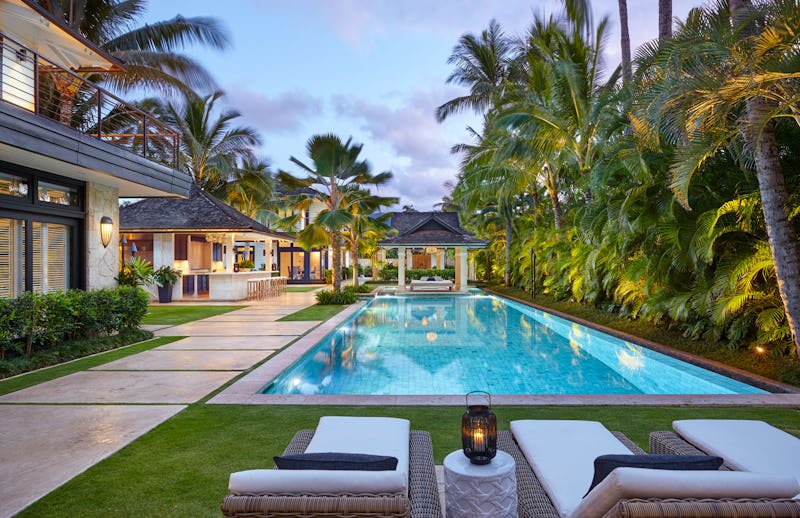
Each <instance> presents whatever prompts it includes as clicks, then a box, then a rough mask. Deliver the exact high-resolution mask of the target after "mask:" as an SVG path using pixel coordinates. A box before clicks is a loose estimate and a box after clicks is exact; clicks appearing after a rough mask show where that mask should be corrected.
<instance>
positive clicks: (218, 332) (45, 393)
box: [0, 292, 318, 517]
mask: <svg viewBox="0 0 800 518" xmlns="http://www.w3.org/2000/svg"><path fill="white" fill-rule="evenodd" d="M314 302H315V295H314V293H313V292H305V293H286V294H284V295H282V296H280V297H277V298H274V299H270V300H267V301H263V302H259V303H257V304H252V305H248V306H247V307H246V308H244V309H240V310H236V311H233V312H230V313H225V314H223V315H217V316H215V317H211V318H208V319H205V320H201V321H196V322H192V323H189V324H183V325H178V326H147V327H148V328H149V329H151V330H153V331H154V333H155V334H156V336H186V337H187V338H184V339H182V340H178V341H176V342H173V343H171V344H167V345H163V346H161V347H157V348H155V349H151V350H149V351H144V352H141V353H138V354H135V355H132V356H128V357H125V358H122V359H119V360H116V361H113V362H110V363H107V364H104V365H100V366H98V367H95V368H93V369H91V370H87V371H82V372H76V373H74V374H70V375H67V376H63V377H61V378H57V379H54V380H51V381H48V382H45V383H41V384H39V385H35V386H33V387H29V388H26V389H23V390H19V391H17V392H13V393H11V394H6V395H5V396H0V473H3V474H4V475H6V476H3V477H2V484H0V517H8V516H12V515H13V514H15V513H17V512H18V511H20V510H22V509H24V508H25V507H26V506H28V505H30V504H31V503H33V502H34V501H36V500H37V499H39V498H41V497H42V496H44V495H46V494H47V493H49V492H50V491H52V490H54V489H56V488H57V487H58V486H60V485H62V484H63V483H65V482H67V481H68V480H70V479H71V478H73V477H74V476H76V475H78V474H79V473H81V472H83V471H85V470H86V469H88V468H90V467H91V466H93V465H94V464H96V463H97V462H99V461H100V460H102V459H103V458H105V457H107V456H109V455H111V454H113V453H114V452H116V451H117V450H119V449H120V448H122V447H123V446H125V445H127V444H129V443H130V442H132V441H133V440H135V439H136V438H138V437H140V436H142V435H144V434H145V433H147V432H148V431H150V430H152V429H153V428H154V427H156V426H158V425H159V424H160V423H162V422H164V421H166V420H167V419H169V418H170V417H172V416H174V415H175V414H177V413H178V412H180V411H181V410H183V409H184V408H186V405H187V404H189V403H194V402H196V401H199V400H201V399H202V398H204V397H205V396H207V395H208V394H210V393H211V392H213V391H214V390H216V389H217V388H219V387H220V386H222V385H224V384H225V383H227V382H228V381H230V380H231V379H233V378H234V377H236V376H238V375H239V374H240V373H241V372H242V371H244V370H246V369H249V368H250V367H252V366H253V365H255V364H256V363H258V362H260V361H262V360H263V359H264V358H267V357H268V356H270V355H271V354H272V353H274V352H275V350H277V349H279V348H281V347H283V346H285V345H286V344H288V343H289V342H291V341H293V340H295V339H296V338H297V337H298V336H299V335H301V334H304V333H306V332H307V331H308V330H309V329H311V328H313V327H314V326H316V325H317V324H318V322H276V321H277V320H278V319H279V318H281V317H282V316H284V315H288V314H290V313H294V312H295V311H297V310H299V309H302V308H304V307H307V306H310V305H311V304H313V303H314ZM201 304H202V303H201ZM12 473H13V474H14V475H13V477H12V476H8V475H9V474H12Z"/></svg>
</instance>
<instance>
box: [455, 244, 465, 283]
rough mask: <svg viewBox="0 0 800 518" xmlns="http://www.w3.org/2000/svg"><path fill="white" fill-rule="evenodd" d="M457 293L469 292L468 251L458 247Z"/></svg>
mask: <svg viewBox="0 0 800 518" xmlns="http://www.w3.org/2000/svg"><path fill="white" fill-rule="evenodd" d="M456 291H467V249H466V248H464V247H463V246H457V247H456Z"/></svg>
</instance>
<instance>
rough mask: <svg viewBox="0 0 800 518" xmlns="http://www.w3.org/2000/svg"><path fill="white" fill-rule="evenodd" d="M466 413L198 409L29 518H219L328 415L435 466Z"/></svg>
mask: <svg viewBox="0 0 800 518" xmlns="http://www.w3.org/2000/svg"><path fill="white" fill-rule="evenodd" d="M494 410H495V412H496V413H497V416H498V425H499V428H500V429H508V423H509V421H510V420H513V419H589V420H599V421H602V422H603V423H604V424H605V425H606V426H607V427H608V428H609V429H612V430H620V431H623V432H625V433H626V434H627V435H628V436H629V437H631V438H632V439H633V440H635V441H636V442H637V443H638V444H639V445H641V446H643V447H645V448H646V446H647V434H648V433H649V432H650V431H653V430H666V429H669V427H670V423H671V421H672V420H674V419H683V418H741V419H763V420H765V421H768V422H770V423H772V424H773V425H776V426H779V427H781V428H783V429H785V430H787V431H789V432H791V433H793V434H795V435H800V412H798V411H797V410H782V409H756V408H738V407H737V408H707V409H706V408H702V409H700V408H660V407H525V408H523V407H497V408H495V409H494ZM463 411H464V409H463V408H461V407H383V408H375V407H361V408H359V407H300V406H279V407H272V406H249V405H245V406H238V405H202V404H195V405H193V406H191V407H190V408H188V409H187V410H185V411H183V412H181V413H180V414H178V415H177V416H175V417H174V418H172V419H170V420H168V421H167V422H165V423H164V424H162V425H161V426H159V427H158V428H156V429H155V430H153V431H152V432H151V433H149V434H147V435H145V436H144V437H142V438H141V439H139V440H137V441H135V442H134V443H132V444H131V445H129V446H128V447H126V448H124V449H123V450H121V451H120V452H118V453H117V454H115V455H113V456H111V457H109V458H108V459H106V460H104V461H102V462H101V463H99V464H97V465H96V466H94V467H92V468H90V469H89V470H88V471H86V472H85V473H83V474H81V475H79V476H78V477H76V478H74V479H73V480H71V481H69V482H67V483H66V484H65V485H64V486H62V487H61V488H59V489H57V490H56V491H54V492H52V493H50V494H49V495H47V496H45V497H44V498H42V499H41V500H40V501H38V502H36V503H35V504H33V505H32V506H31V507H29V508H28V509H26V510H25V511H23V512H21V513H20V514H19V515H18V516H19V517H30V518H33V517H39V516H81V517H92V516H98V517H99V516H166V515H169V516H178V517H180V516H185V517H193V518H194V517H202V516H209V517H211V516H213V517H218V516H219V515H220V513H219V503H220V501H221V499H222V497H223V496H224V495H225V494H226V492H227V491H226V488H227V482H228V476H229V474H230V473H231V472H233V471H240V470H245V469H254V468H270V467H272V465H273V461H272V456H273V455H278V454H280V453H281V452H282V451H283V448H284V447H285V446H286V444H287V443H288V442H289V440H290V439H291V437H292V435H293V434H294V432H295V431H296V430H299V429H301V428H313V427H314V426H315V425H316V423H317V420H318V419H319V417H320V416H322V415H382V416H394V417H405V418H407V419H410V420H411V426H412V428H415V429H417V428H421V429H425V430H428V431H429V432H431V435H432V437H433V445H434V450H435V456H436V462H437V464H441V462H442V460H443V458H444V457H445V455H447V454H448V453H449V452H451V451H453V450H456V449H459V448H460V437H459V433H460V423H461V414H462V413H463Z"/></svg>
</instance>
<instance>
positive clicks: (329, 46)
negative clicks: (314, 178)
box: [146, 0, 702, 210]
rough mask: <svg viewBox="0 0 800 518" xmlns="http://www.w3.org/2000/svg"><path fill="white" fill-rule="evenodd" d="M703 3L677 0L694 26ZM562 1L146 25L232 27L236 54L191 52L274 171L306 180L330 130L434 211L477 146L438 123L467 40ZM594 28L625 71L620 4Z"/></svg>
mask: <svg viewBox="0 0 800 518" xmlns="http://www.w3.org/2000/svg"><path fill="white" fill-rule="evenodd" d="M701 4H702V2H701V1H700V0H674V1H673V16H674V17H676V18H680V19H685V17H686V14H687V13H688V11H689V9H691V8H692V7H694V6H697V5H701ZM560 5H561V2H560V1H555V0H540V1H534V2H531V1H513V0H495V1H482V0H473V1H467V0H461V1H457V0H433V1H432V0H292V1H289V2H287V1H273V0H227V1H225V2H218V1H210V0H172V1H170V2H157V1H151V2H150V4H149V9H148V12H147V17H146V21H148V22H153V21H158V20H165V19H169V18H172V17H173V16H175V15H176V14H181V15H183V16H186V17H190V16H212V17H215V18H217V19H219V20H220V21H222V23H223V24H224V25H225V26H226V28H227V30H228V31H229V33H230V36H231V43H232V45H231V48H230V49H228V50H227V51H224V52H217V51H207V50H202V51H201V50H200V49H197V48H192V49H189V50H188V51H187V52H186V53H187V54H188V55H190V56H192V57H193V58H195V59H197V60H198V61H200V62H201V63H203V64H204V65H205V66H206V67H207V68H208V69H209V70H210V71H211V72H212V73H213V75H214V77H215V78H216V81H217V87H218V88H219V89H221V90H223V91H224V92H226V94H227V95H226V97H225V100H226V103H227V104H228V105H229V107H230V108H234V109H236V110H238V111H240V112H241V113H242V115H243V117H242V118H240V119H239V121H240V122H241V124H245V125H249V126H252V127H254V128H256V129H257V130H258V132H259V133H260V134H261V137H262V139H263V146H262V147H261V149H260V150H259V155H260V156H261V157H262V158H265V159H268V161H269V162H270V163H272V164H273V169H286V170H288V171H290V172H295V173H297V172H298V169H297V168H296V167H295V166H294V165H293V164H291V163H290V162H289V157H290V156H295V157H297V158H299V159H300V160H302V161H304V162H306V163H309V162H310V161H309V160H308V157H307V155H306V150H305V145H306V142H307V140H308V139H309V137H311V136H312V135H314V134H319V133H335V134H337V135H339V136H340V137H342V138H343V139H346V138H348V137H350V136H352V137H353V140H354V141H355V142H361V143H363V144H364V149H363V151H362V158H366V159H367V160H368V161H369V162H370V163H371V165H372V168H373V170H374V171H375V172H381V171H392V172H393V173H394V176H395V178H394V179H393V181H392V183H391V184H390V185H389V186H388V187H385V188H383V189H381V191H380V192H381V194H383V195H387V196H398V197H400V205H398V206H397V207H395V209H397V210H399V208H400V206H402V205H413V206H414V208H416V209H417V210H431V208H432V206H433V205H434V204H435V203H437V202H439V201H441V198H442V195H443V194H444V193H445V192H446V189H445V187H444V185H443V184H444V182H445V181H447V180H452V179H454V178H455V175H456V174H457V172H458V160H459V159H458V156H456V155H452V154H451V153H450V148H451V147H452V146H453V145H454V144H457V143H460V142H467V141H468V136H467V133H466V131H465V128H466V126H468V125H471V126H473V127H475V128H476V129H480V122H479V119H478V118H477V117H476V116H474V115H472V114H465V115H463V116H458V117H452V118H450V119H448V120H447V121H446V122H445V123H442V124H440V123H437V122H436V119H435V116H434V111H435V109H436V107H437V106H439V105H440V104H442V103H443V102H445V101H447V100H449V99H452V98H454V97H457V96H459V95H463V94H464V92H465V90H463V89H461V88H459V87H456V86H453V85H448V84H446V82H445V81H446V79H447V76H448V75H449V74H450V72H451V71H452V67H451V66H450V65H448V64H447V58H448V57H449V56H450V53H451V52H452V49H453V47H454V46H455V45H456V43H457V42H458V38H459V37H460V36H461V35H462V34H464V33H466V32H472V33H475V34H478V33H480V32H481V31H482V30H483V29H485V28H486V27H487V26H488V24H489V21H490V20H491V19H492V18H495V19H497V20H498V22H499V23H500V25H501V26H502V27H503V29H504V30H505V32H507V33H510V34H519V33H521V32H523V31H524V30H525V28H526V27H527V26H528V25H529V24H530V22H531V20H532V19H533V13H540V12H546V13H548V14H549V13H553V12H560ZM593 7H594V16H595V22H597V21H599V20H600V19H601V18H602V17H603V16H605V15H607V16H608V17H609V18H610V20H611V31H610V32H609V38H608V40H607V42H606V53H605V56H606V60H605V63H606V68H607V69H613V68H614V67H616V66H617V65H618V64H619V62H620V50H619V21H618V10H617V0H595V1H594V2H593ZM628 16H629V26H630V32H631V43H632V47H633V49H634V53H635V49H636V47H638V46H639V45H640V44H641V43H643V42H645V41H648V40H651V39H654V38H656V37H657V36H658V0H628Z"/></svg>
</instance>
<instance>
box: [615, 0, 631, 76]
mask: <svg viewBox="0 0 800 518" xmlns="http://www.w3.org/2000/svg"><path fill="white" fill-rule="evenodd" d="M618 3H619V33H620V44H621V45H622V81H623V83H629V82H630V81H631V79H633V72H632V71H631V36H630V33H629V32H628V0H618Z"/></svg>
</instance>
